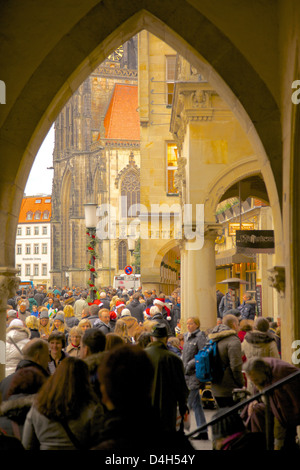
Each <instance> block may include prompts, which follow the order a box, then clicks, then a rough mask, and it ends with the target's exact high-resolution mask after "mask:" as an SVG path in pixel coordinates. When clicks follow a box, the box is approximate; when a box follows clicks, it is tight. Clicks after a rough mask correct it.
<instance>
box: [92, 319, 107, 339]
mask: <svg viewBox="0 0 300 470" xmlns="http://www.w3.org/2000/svg"><path fill="white" fill-rule="evenodd" d="M93 328H97V329H98V330H100V331H102V333H103V334H105V335H106V334H107V333H111V331H112V329H111V326H110V325H109V324H108V325H107V324H106V323H104V322H103V321H102V320H100V318H98V320H96V321H95V323H94V325H93Z"/></svg>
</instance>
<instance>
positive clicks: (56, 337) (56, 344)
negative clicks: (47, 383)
mask: <svg viewBox="0 0 300 470" xmlns="http://www.w3.org/2000/svg"><path fill="white" fill-rule="evenodd" d="M48 343H49V363H48V368H49V371H50V374H54V372H55V370H56V368H57V366H58V365H59V364H60V363H61V362H62V361H63V360H64V359H65V358H66V357H68V355H69V354H68V353H66V352H65V351H64V349H65V347H66V344H67V342H66V337H65V335H64V333H62V332H61V331H53V332H52V333H51V334H50V336H49V338H48Z"/></svg>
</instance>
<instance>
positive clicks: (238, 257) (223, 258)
mask: <svg viewBox="0 0 300 470" xmlns="http://www.w3.org/2000/svg"><path fill="white" fill-rule="evenodd" d="M255 262H256V256H255V255H253V256H246V255H243V254H242V253H237V250H236V248H232V249H231V250H224V251H222V252H221V253H218V254H217V255H216V266H225V265H226V264H239V263H255Z"/></svg>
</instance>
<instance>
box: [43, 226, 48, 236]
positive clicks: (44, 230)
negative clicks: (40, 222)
mask: <svg viewBox="0 0 300 470" xmlns="http://www.w3.org/2000/svg"><path fill="white" fill-rule="evenodd" d="M47 233H48V230H47V226H44V227H43V235H47Z"/></svg>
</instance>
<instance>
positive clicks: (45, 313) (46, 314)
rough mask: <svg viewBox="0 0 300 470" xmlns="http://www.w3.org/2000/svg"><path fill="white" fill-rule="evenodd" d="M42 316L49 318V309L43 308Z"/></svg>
mask: <svg viewBox="0 0 300 470" xmlns="http://www.w3.org/2000/svg"><path fill="white" fill-rule="evenodd" d="M40 318H49V315H48V312H47V310H42V311H41V313H40Z"/></svg>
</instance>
